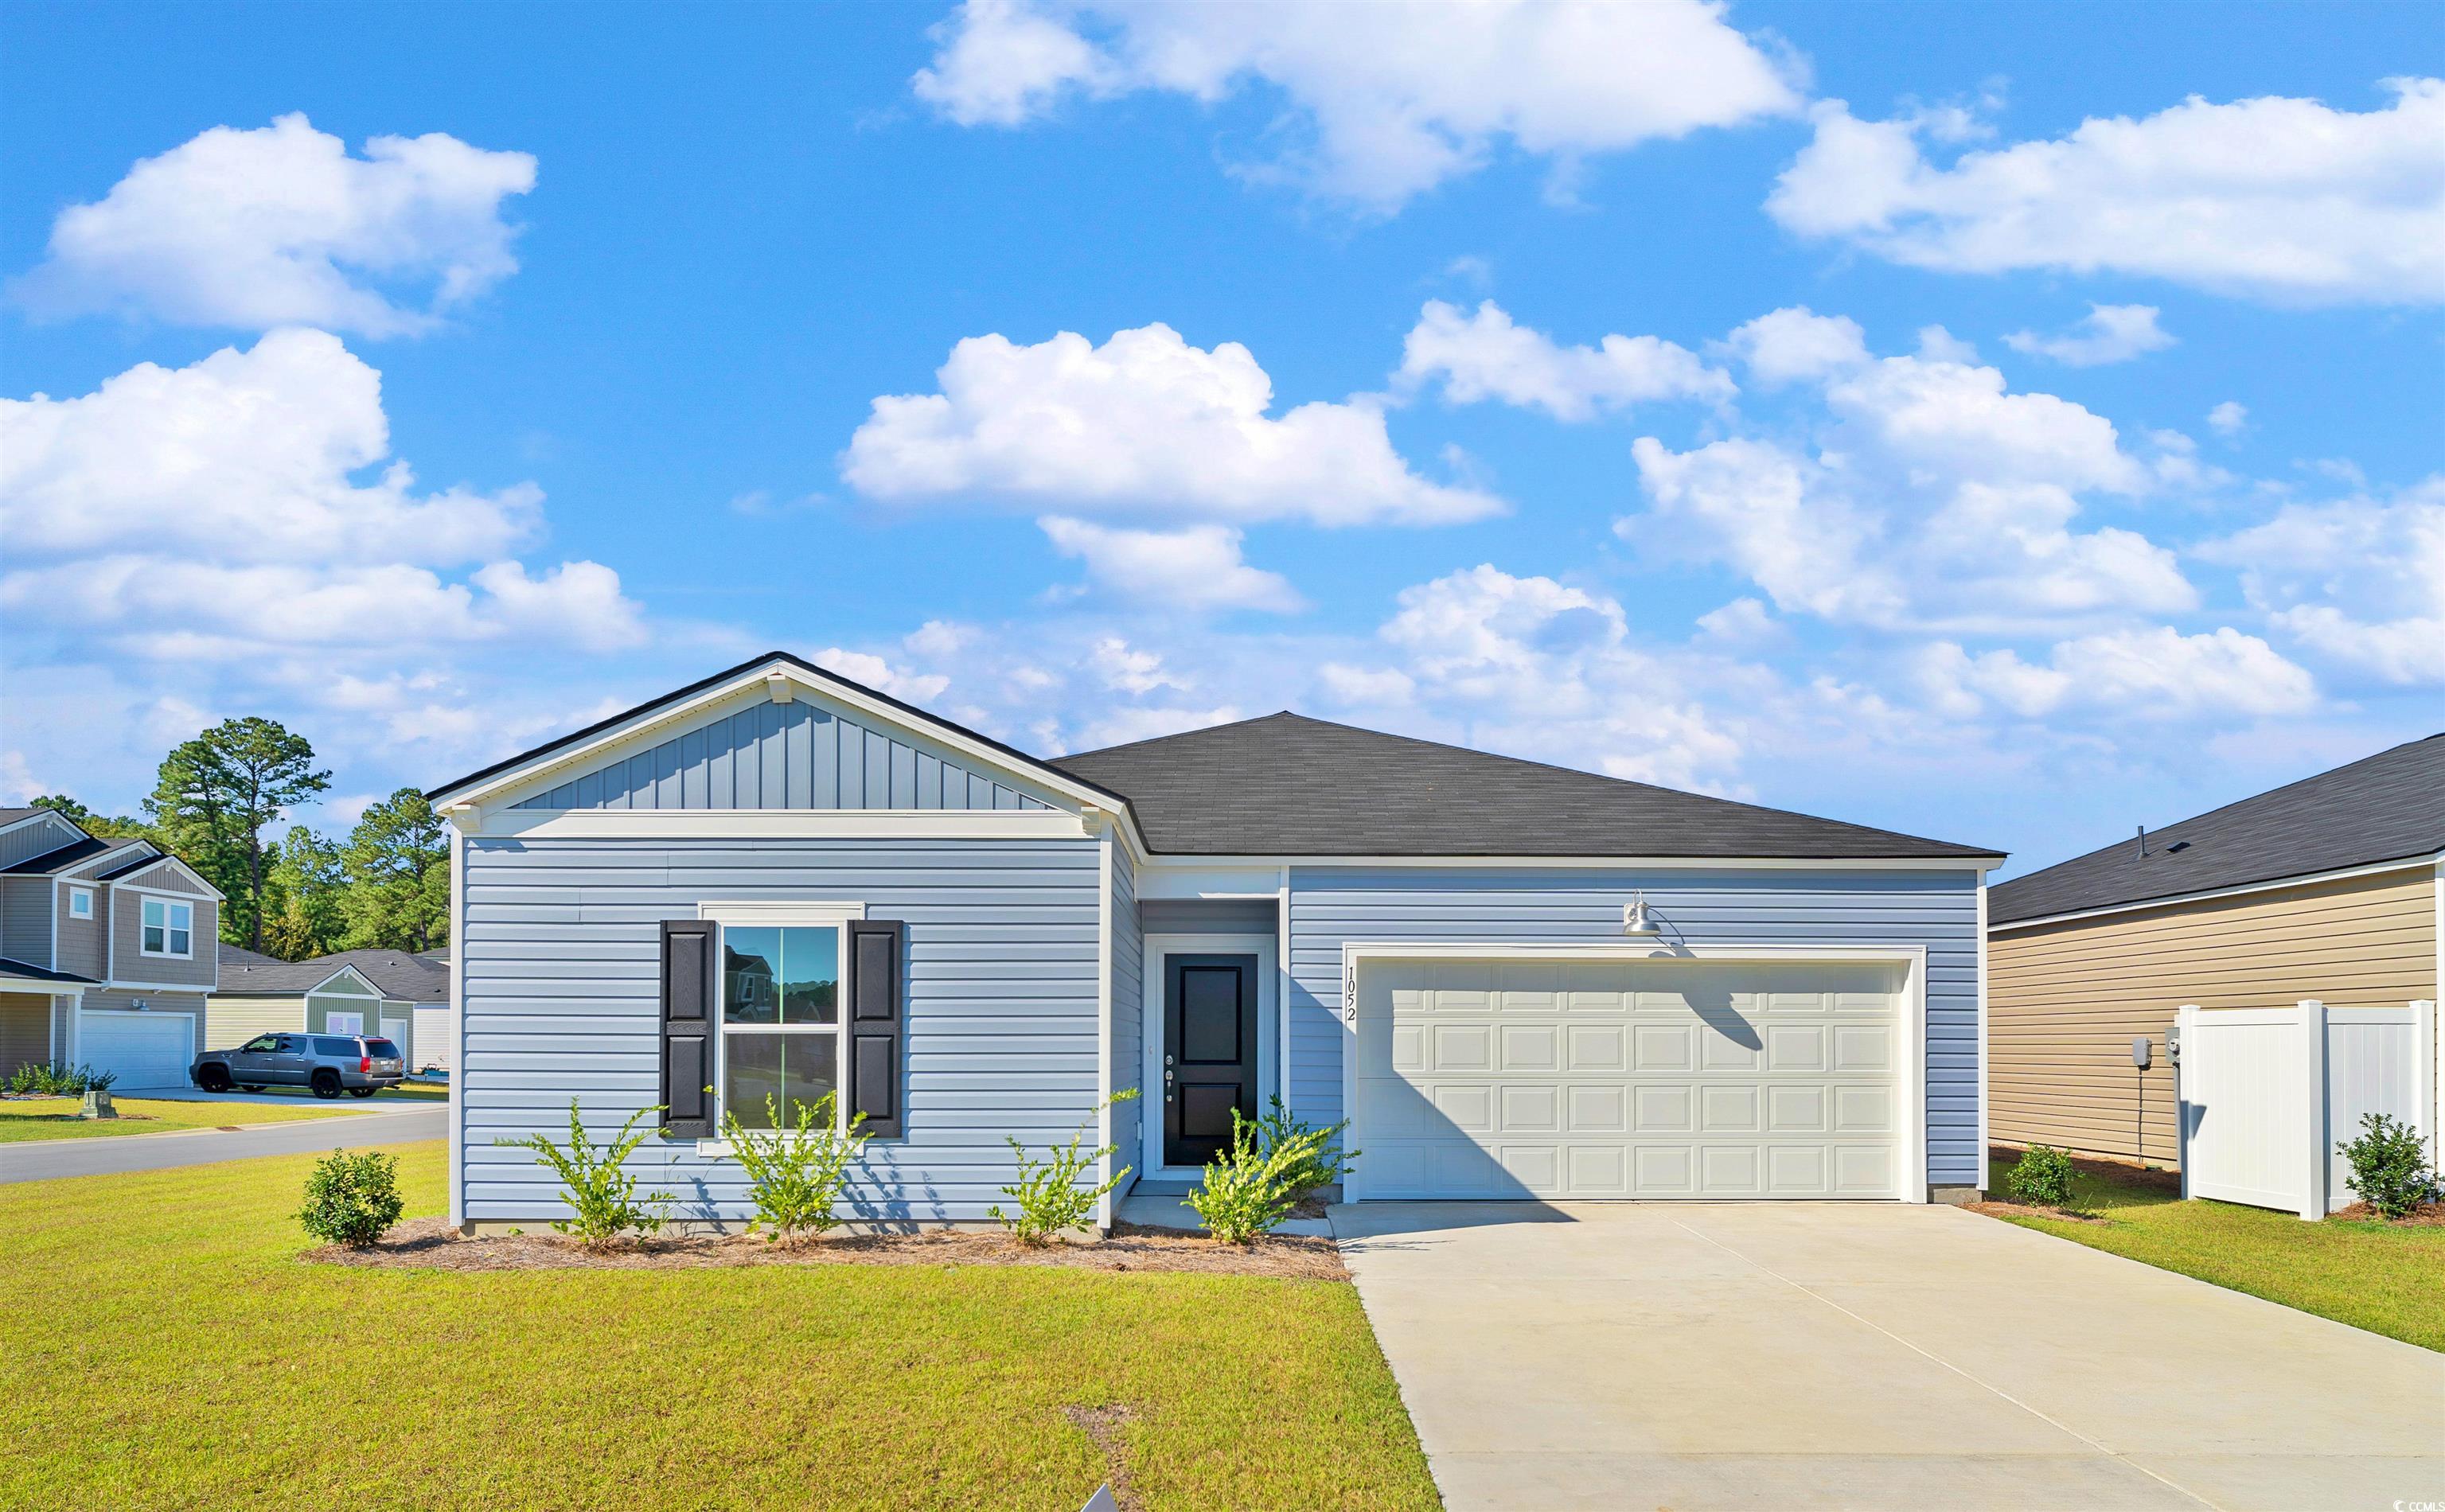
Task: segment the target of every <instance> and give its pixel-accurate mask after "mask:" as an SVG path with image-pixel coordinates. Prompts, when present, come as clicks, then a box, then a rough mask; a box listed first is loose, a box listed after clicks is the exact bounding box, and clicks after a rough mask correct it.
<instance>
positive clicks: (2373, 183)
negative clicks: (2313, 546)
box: [1766, 79, 2445, 305]
mask: <svg viewBox="0 0 2445 1512" xmlns="http://www.w3.org/2000/svg"><path fill="white" fill-rule="evenodd" d="M2386 87H2387V89H2388V90H2389V92H2390V93H2391V94H2392V95H2393V96H2394V99H2393V101H2392V103H2389V104H2387V105H2385V106H2384V107H2382V108H2380V109H2376V110H2367V111H2351V110H2338V109H2334V108H2332V107H2330V106H2328V105H2326V104H2324V103H2321V102H2319V101H2316V100H2298V99H2287V98H2283V97H2277V96H2267V97H2262V98H2258V99H2252V100H2237V101H2232V102H2230V103H2221V104H2219V103H2211V102H2209V101H2206V100H2202V99H2199V98H2197V97H2195V96H2194V97H2193V98H2192V99H2190V100H2187V101H2185V102H2183V103H2181V104H2178V105H2174V106H2173V107H2171V108H2169V109H2166V110H2162V111H2159V112H2157V113H2156V114H2155V115H2153V116H2147V117H2144V118H2141V119H2139V120H2136V121H2135V120H2132V119H2130V118H2128V117H2114V118H2111V119H2091V120H2088V121H2083V122H2081V125H2080V126H2079V127H2078V128H2076V129H2075V130H2073V131H2072V132H2071V133H2069V134H2068V135H2066V136H2063V137H2061V138H2057V139H2054V140H2039V141H2024V142H2019V143H2015V144H2013V145H2010V146H2006V147H1999V148H1993V149H1988V150H1981V151H1969V152H1964V153H1962V154H1960V155H1959V156H1958V157H1957V158H1955V159H1953V160H1952V161H1951V163H1950V164H1949V165H1945V164H1939V163H1937V162H1933V161H1931V160H1930V159H1929V158H1928V157H1927V155H1926V154H1925V152H1924V151H1923V150H1922V147H1923V139H1925V138H1928V137H1929V136H1931V135H1932V132H1931V130H1930V127H1929V121H1928V118H1926V117H1923V116H1922V117H1913V118H1907V119H1903V120H1896V121H1860V120H1858V119H1857V117H1855V116H1853V115H1852V114H1851V112H1850V109H1849V107H1848V106H1846V105H1845V104H1843V103H1841V102H1840V101H1825V102H1821V103H1819V104H1817V105H1816V106H1814V107H1813V109H1812V116H1813V120H1814V123H1815V127H1816V135H1815V139H1814V140H1812V141H1811V142H1810V143H1809V144H1808V146H1806V147H1805V148H1803V149H1802V150H1801V153H1800V155H1799V157H1798V158H1797V159H1795V160H1794V161H1793V163H1792V164H1791V166H1790V167H1789V168H1788V169H1786V170H1785V171H1784V172H1783V174H1782V177H1781V178H1779V179H1778V180H1777V181H1776V184H1775V188H1774V191H1773V193H1772V195H1771V196H1769V197H1768V199H1767V201H1766V209H1767V211H1768V213H1769V214H1771V215H1773V216H1774V218H1775V219H1776V220H1777V221H1778V222H1780V223H1781V224H1782V226H1783V227H1784V228H1785V229H1787V230H1789V231H1792V232H1794V233H1798V234H1800V235H1802V236H1811V237H1823V238H1834V239H1838V240H1841V241H1843V242H1846V243H1848V244H1850V245H1852V246H1856V247H1858V248H1861V249H1863V250H1865V251H1867V252H1873V253H1875V254H1876V255H1878V256H1882V257H1886V258H1889V259H1891V260H1893V261H1894V262H1898V263H1904V264H1908V265H1910V266H1913V267H1918V268H1929V269H1935V270H1938V271H1950V272H1969V273H1995V272H2004V271H2011V270H2014V269H2030V268H2041V269H2051V270H2057V271H2067V272H2076V273H2091V272H2100V271H2107V272H2118V273H2129V274H2138V275H2142V276H2148V277H2156V278H2162V279H2165V280H2168V281H2169V282H2172V283H2176V284H2181V285H2185V286H2188V287H2191V288H2195V289H2209V290H2212V291H2215V292H2219V293H2227V294H2234V295H2241V296H2246V297H2250V298H2255V299H2260V300H2265V301H2268V302H2270V303H2279V304H2296V305H2318V304H2350V303H2361V304H2375V305H2433V304H2436V303H2438V302H2439V301H2445V153H2440V152H2439V151H2438V150H2437V143H2438V142H2439V141H2445V80H2437V79H2398V80H2393V81H2389V82H2388V84H2387V85H2386Z"/></svg>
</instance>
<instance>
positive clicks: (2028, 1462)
mask: <svg viewBox="0 0 2445 1512" xmlns="http://www.w3.org/2000/svg"><path fill="white" fill-rule="evenodd" d="M1333 1221H1334V1229H1335V1231H1336V1233H1337V1235H1338V1236H1339V1238H1340V1239H1341V1241H1342V1250H1343V1254H1344V1257H1345V1259H1346V1260H1347V1261H1348V1263H1349V1265H1350V1268H1351V1270H1352V1272H1353V1274H1354V1275H1355V1276H1356V1278H1357V1281H1358V1295H1359V1297H1360V1300H1361V1301H1362V1302H1363V1303H1364V1304H1365V1306H1366V1309H1367V1316H1368V1317H1369V1319H1370V1320H1371V1321H1372V1323H1373V1325H1374V1329H1375V1335H1376V1337H1377V1338H1378V1339H1380V1340H1381V1341H1382V1343H1383V1346H1384V1353H1385V1354H1386V1356H1387V1357H1388V1358H1389V1359H1390V1362H1391V1366H1392V1373H1393V1375H1394V1377H1395V1378H1396V1379H1397V1380H1398V1381H1399V1383H1400V1387H1401V1394H1402V1398H1403V1400H1404V1401H1405V1402H1406V1403H1407V1404H1408V1406H1409V1415H1410V1417H1411V1419H1412V1420H1413V1421H1415V1423H1416V1424H1417V1428H1418V1433H1419V1437H1420V1438H1421V1440H1422V1441H1423V1442H1424V1444H1425V1447H1426V1450H1427V1455H1428V1460H1429V1462H1430V1464H1431V1465H1432V1466H1433V1470H1434V1476H1435V1482H1436V1484H1437V1485H1439V1486H1440V1487H1441V1488H1442V1490H1443V1493H1444V1498H1445V1502H1446V1505H1447V1506H1450V1507H1452V1508H1455V1509H1465V1508H1534V1509H1538V1512H1563V1509H1569V1508H1596V1507H1602V1508H1606V1509H1609V1512H1611V1509H1619V1508H1646V1507H1668V1506H1669V1507H1672V1508H1675V1509H1679V1512H1699V1509H1704V1508H1715V1507H1748V1508H1755V1507H1785V1506H1789V1507H1801V1506H1805V1507H1811V1508H1822V1507H1861V1508H1888V1507H1906V1506H1927V1507H1937V1506H1941V1507H1948V1508H1955V1507H1957V1508H2026V1509H2040V1508H2044V1509H2054V1508H2063V1507H2075V1506H2077V1507H2091V1508H2099V1509H2114V1508H2157V1507H2172V1508H2192V1509H2195V1508H2198V1507H2201V1506H2211V1507H2219V1508H2228V1509H2232V1512H2255V1509H2261V1508H2264V1509H2268V1512H2279V1509H2280V1512H2303V1509H2313V1508H2324V1507H2335V1508H2378V1509H2383V1508H2387V1507H2391V1506H2394V1505H2395V1504H2396V1503H2398V1501H2406V1502H2413V1503H2417V1502H2432V1503H2445V1354H2436V1353H2431V1352H2429V1351H2427V1350H2422V1349H2418V1348H2416V1347H2414V1346H2412V1345H2409V1344H2401V1343H2397V1342H2396V1341H2394V1340H2392V1339H2387V1338H2381V1337H2379V1336H2378V1335H2373V1334H2366V1333H2362V1332H2361V1331H2360V1330H2357V1329H2351V1328H2346V1327H2344V1326H2342V1324H2339V1323H2331V1322H2328V1321H2326V1320H2325V1319H2324V1318H2319V1317H2312V1316H2309V1315H2307V1314H2305V1313H2298V1312H2294V1311H2292V1310H2291V1309H2289V1308H2284V1307H2278V1306H2276V1305H2275V1304H2273V1303H2271V1302H2264V1301H2260V1300H2258V1299H2257V1298H2255V1297H2244V1296H2242V1295H2240V1294H2239V1293H2235V1292H2228V1291H2225V1290H2223V1289H2221V1288H2219V1287H2214V1286H2210V1285H2208V1284H2206V1283H2205V1282H2201V1281H2194V1280H2192V1279H2188V1278H2186V1277H2180V1276H2175V1275H2173V1274H2172V1273H2170V1272H2166V1271H2159V1270H2156V1269H2154V1268H2153V1267H2150V1266H2146V1265H2141V1264H2138V1263H2137V1262H2136V1261H2132V1260H2122V1259H2119V1258H2118V1257H2115V1256H2111V1255H2106V1254H2102V1253H2100V1252H2099V1251H2096V1250H2091V1249H2086V1248H2082V1247H2081V1246H2080V1245H2077V1244H2072V1243H2068V1242H2066V1241H2062V1240H2057V1239H2053V1238H2049V1237H2048V1236H2046V1235H2044V1234H2037V1233H2032V1232H2030V1231H2028V1230H2025V1229H2020V1228H2015V1227H2013V1226H2011V1225H2010V1224H2008V1223H1999V1222H1996V1221H1994V1220H1992V1219H1987V1218H1982V1217H1980V1216H1978V1215H1977V1214H1974V1213H1966V1212H1961V1211H1958V1210H1956V1209H1952V1208H1947V1207H1903V1206H1872V1205H1866V1204H1856V1205H1855V1204H1801V1203H1791V1204H1751V1205H1730V1204H1724V1205H1680V1204H1617V1205H1598V1204H1589V1205H1582V1206H1575V1207H1569V1208H1555V1207H1547V1206H1541V1205H1538V1204H1364V1205H1360V1206H1354V1207H1336V1208H1334V1209H1333Z"/></svg>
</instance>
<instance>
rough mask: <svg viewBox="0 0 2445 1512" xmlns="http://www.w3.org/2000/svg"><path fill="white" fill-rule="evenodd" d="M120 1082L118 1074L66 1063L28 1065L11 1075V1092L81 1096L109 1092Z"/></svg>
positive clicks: (49, 1062) (56, 1061)
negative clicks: (115, 1083) (87, 1093)
mask: <svg viewBox="0 0 2445 1512" xmlns="http://www.w3.org/2000/svg"><path fill="white" fill-rule="evenodd" d="M118 1080H119V1073H117V1072H115V1071H96V1070H94V1069H93V1068H92V1067H91V1066H71V1065H69V1064H68V1063H67V1062H66V1061H65V1060H53V1061H46V1062H44V1063H42V1064H39V1065H37V1064H34V1063H31V1062H28V1064H26V1065H23V1066H20V1067H18V1068H17V1069H16V1070H15V1071H13V1072H11V1073H9V1091H10V1092H29V1093H32V1094H33V1095H35V1096H38V1097H82V1096H84V1094H85V1093H86V1092H108V1091H110V1088H111V1084H112V1083H114V1082H116V1081H118Z"/></svg>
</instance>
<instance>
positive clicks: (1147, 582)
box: [1036, 514, 1306, 614]
mask: <svg viewBox="0 0 2445 1512" xmlns="http://www.w3.org/2000/svg"><path fill="white" fill-rule="evenodd" d="M1036 523H1037V524H1038V525H1039V526H1041V527H1042V528H1043V530H1044V533H1045V535H1046V536H1047V537H1049V538H1050V539H1051V540H1052V542H1053V546H1054V549H1055V550H1056V551H1059V552H1060V553H1061V554H1062V555H1064V556H1073V557H1076V558H1078V559H1079V560H1081V561H1083V562H1085V563H1086V564H1087V575H1088V576H1089V577H1090V578H1092V579H1093V580H1094V582H1095V584H1096V586H1097V587H1099V588H1102V589H1104V590H1105V591H1106V592H1108V593H1111V594H1112V595H1113V596H1115V597H1118V598H1122V599H1126V600H1131V601H1135V602H1137V603H1140V604H1145V605H1148V606H1151V607H1161V608H1166V609H1172V610H1185V611H1187V612H1191V613H1194V612H1197V611H1199V610H1204V609H1266V610H1271V611H1273V612H1275V613H1282V614H1287V613H1291V612H1294V611H1296V610H1298V609H1301V608H1304V607H1306V605H1305V603H1304V601H1302V600H1301V599H1300V598H1299V596H1298V591H1297V589H1295V588H1292V587H1291V585H1290V580H1289V579H1287V578H1285V577H1283V576H1282V575H1281V574H1280V573H1278V572H1268V571H1265V570H1263V569H1260V568H1254V567H1250V566H1249V565H1248V564H1247V563H1246V562H1245V561H1243V560H1241V555H1240V542H1241V532H1238V531H1236V530H1233V529H1232V528H1231V527H1229V526H1227V525H1191V526H1188V527H1186V528H1185V529H1183V530H1177V531H1131V530H1122V529H1117V528H1113V527H1108V526H1102V525H1096V524H1093V523H1092V522H1091V521H1087V520H1073V519H1069V518H1065V517H1063V516H1061V515H1057V514H1054V515H1047V516H1045V517H1044V518H1043V519H1041V520H1038V521H1037V522H1036Z"/></svg>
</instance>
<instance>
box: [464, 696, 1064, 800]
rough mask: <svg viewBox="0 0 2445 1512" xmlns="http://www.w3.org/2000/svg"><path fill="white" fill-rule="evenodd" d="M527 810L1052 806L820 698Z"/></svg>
mask: <svg viewBox="0 0 2445 1512" xmlns="http://www.w3.org/2000/svg"><path fill="white" fill-rule="evenodd" d="M512 807H513V808H518V809H554V810H574V809H1047V808H1050V807H1051V805H1049V804H1046V803H1044V802H1042V801H1040V800H1038V799H1036V798H1034V797H1031V796H1029V795H1028V794H1026V793H1020V792H1019V791H1018V790H1017V789H1016V788H1013V787H1011V786H1009V785H1008V784H1007V783H1002V782H997V781H996V780H994V778H993V776H992V775H991V774H989V773H984V772H978V771H974V770H971V769H970V768H968V767H966V766H963V765H961V763H960V762H959V761H958V760H957V759H956V758H954V757H952V756H949V755H947V754H946V753H944V752H943V751H940V750H937V749H934V748H932V747H930V746H928V745H926V744H924V743H923V742H921V741H918V740H916V739H914V738H913V737H910V736H909V735H907V734H906V733H905V732H899V731H892V732H886V731H883V730H878V729H874V728H872V727H870V726H868V725H866V724H862V723H860V722H859V721H858V720H856V719H852V718H849V716H848V715H846V714H843V713H842V712H840V711H838V710H836V709H832V708H830V707H828V706H826V705H824V704H822V703H820V702H818V701H816V700H812V699H810V698H806V697H800V698H797V699H793V700H791V701H790V702H788V703H775V702H772V701H770V700H761V701H758V702H755V703H751V704H749V705H747V706H746V707H744V708H742V709H739V710H737V711H736V712H734V713H731V714H726V715H721V716H718V717H717V718H715V719H711V720H708V721H707V722H705V723H704V724H701V725H699V726H698V727H697V728H695V729H693V730H689V731H686V732H685V733H683V734H681V735H678V736H675V737H672V738H670V739H668V740H664V741H663V742H662V743H661V744H659V745H655V746H651V747H649V748H647V749H645V750H644V751H640V752H638V753H636V754H635V755H633V756H627V757H625V758H624V759H620V760H615V761H611V762H607V763H606V764H605V765H603V766H601V767H598V768H596V769H595V770H594V771H591V772H588V773H585V774H583V775H579V776H576V777H573V778H571V779H569V781H566V782H563V783H560V784H558V785H556V786H554V787H552V788H551V789H549V790H548V791H546V792H543V793H536V794H535V795H534V796H532V797H530V798H522V799H520V800H519V801H518V802H517V803H515V804H513V805H512Z"/></svg>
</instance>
